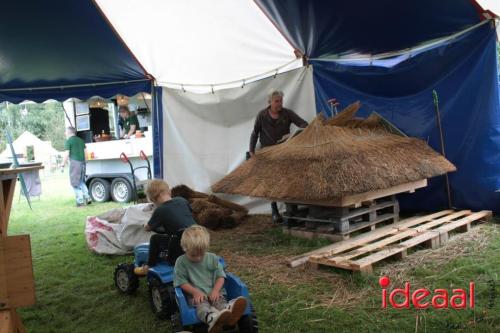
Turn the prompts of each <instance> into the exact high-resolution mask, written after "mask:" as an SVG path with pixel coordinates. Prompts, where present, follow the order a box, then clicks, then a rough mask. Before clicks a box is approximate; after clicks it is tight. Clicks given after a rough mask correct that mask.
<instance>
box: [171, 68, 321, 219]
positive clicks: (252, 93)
mask: <svg viewBox="0 0 500 333" xmlns="http://www.w3.org/2000/svg"><path fill="white" fill-rule="evenodd" d="M312 73H313V70H312V67H304V68H300V69H296V70H293V71H290V72H287V73H283V74H279V75H277V76H276V77H270V78H267V79H263V80H260V81H257V82H253V83H250V84H248V85H245V86H244V87H243V88H241V87H238V88H232V89H224V90H219V91H216V92H214V93H213V94H211V93H210V94H196V93H190V92H183V91H182V90H176V89H169V88H164V89H163V98H162V100H163V113H164V116H163V133H164V135H163V138H164V147H165V149H164V157H163V159H164V170H163V174H164V176H165V178H166V180H167V182H168V183H169V184H170V185H171V186H175V185H179V184H185V185H188V186H190V187H191V188H194V189H196V190H198V191H203V192H209V191H210V186H211V185H212V184H214V183H215V182H217V181H218V180H220V179H221V178H222V177H224V176H225V175H226V174H228V173H229V172H230V171H232V170H234V169H235V168H236V167H237V166H238V165H239V164H240V163H241V162H243V161H244V159H245V152H247V151H248V147H249V142H250V134H251V133H252V130H253V125H254V121H255V117H256V116H257V113H258V112H259V111H260V110H262V109H264V108H266V107H267V106H268V102H267V100H268V94H269V93H270V92H271V91H272V90H273V89H279V90H283V92H284V94H285V97H284V107H286V108H289V109H292V110H294V111H295V112H296V113H297V114H299V115H300V116H301V117H302V118H304V119H305V120H307V121H310V120H311V119H312V118H313V117H314V115H315V110H316V106H315V101H314V89H313V79H312ZM292 130H293V127H292ZM232 200H233V201H235V199H234V198H232ZM246 200H248V199H246ZM236 201H238V202H239V203H241V204H245V205H246V206H247V207H249V208H252V209H253V210H252V212H253V213H255V212H263V211H268V210H269V207H268V205H266V206H262V207H261V208H264V209H263V210H262V209H256V206H257V204H256V203H255V202H248V201H241V200H236Z"/></svg>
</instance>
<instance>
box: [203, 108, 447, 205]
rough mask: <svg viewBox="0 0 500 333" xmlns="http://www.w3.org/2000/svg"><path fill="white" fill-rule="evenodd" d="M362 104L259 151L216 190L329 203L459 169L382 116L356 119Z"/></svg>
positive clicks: (318, 121) (317, 122) (317, 121)
mask: <svg viewBox="0 0 500 333" xmlns="http://www.w3.org/2000/svg"><path fill="white" fill-rule="evenodd" d="M357 109H359V104H353V105H351V106H349V107H348V108H347V110H346V112H342V113H340V114H339V115H337V116H336V117H334V118H332V119H330V120H328V121H325V120H324V119H323V117H322V116H318V117H317V118H316V119H315V120H314V121H313V122H312V123H311V124H310V125H309V126H308V127H307V128H306V129H305V130H304V131H303V132H301V133H300V134H298V135H297V136H295V137H294V138H292V139H290V140H288V141H286V142H285V143H282V144H279V145H275V146H272V147H267V148H264V149H261V150H260V151H258V152H257V153H256V154H255V156H254V157H252V158H250V159H249V160H248V161H246V162H244V163H243V164H242V165H240V166H239V167H238V168H237V169H235V170H234V171H233V172H231V173H230V174H228V175H227V176H226V177H224V178H223V179H221V180H220V181H219V182H217V183H216V184H215V185H213V186H212V190H213V191H214V192H221V193H229V194H242V195H247V196H252V197H263V198H269V199H281V200H283V201H287V200H290V201H293V202H308V201H322V202H324V201H328V200H337V199H339V198H341V197H344V196H348V195H353V194H359V193H365V192H369V191H374V190H381V189H387V188H390V187H393V186H396V185H401V184H406V183H410V182H415V181H419V180H423V179H427V178H430V177H434V176H438V175H442V174H444V173H446V172H450V171H455V170H456V168H455V166H454V165H453V164H451V163H450V162H449V161H448V160H446V159H445V158H444V157H442V156H441V155H439V154H438V153H436V152H435V151H434V150H432V148H430V147H429V146H428V145H427V144H426V143H425V142H424V141H422V140H420V139H416V138H409V137H405V136H400V135H395V134H393V133H391V132H390V131H389V130H387V128H386V127H385V126H384V124H383V121H382V120H381V119H380V118H377V117H376V116H373V117H369V118H367V119H365V120H359V119H355V118H354V115H355V113H356V111H357ZM339 125H340V126H339Z"/></svg>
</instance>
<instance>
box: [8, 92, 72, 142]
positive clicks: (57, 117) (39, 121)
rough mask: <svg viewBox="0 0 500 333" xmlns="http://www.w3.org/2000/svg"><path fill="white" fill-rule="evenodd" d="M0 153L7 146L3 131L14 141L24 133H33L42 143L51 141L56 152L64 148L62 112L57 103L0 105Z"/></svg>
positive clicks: (60, 105)
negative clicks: (7, 131)
mask: <svg viewBox="0 0 500 333" xmlns="http://www.w3.org/2000/svg"><path fill="white" fill-rule="evenodd" d="M0 129H1V133H0V151H1V150H4V149H5V147H6V144H7V138H6V136H5V129H8V130H9V131H10V132H11V134H12V139H13V140H15V139H16V138H17V137H19V135H21V134H22V133H23V132H24V131H29V132H31V133H33V135H35V136H36V137H38V138H39V139H41V140H44V141H51V143H52V146H53V147H54V148H55V149H57V150H63V148H64V140H65V137H64V110H63V107H62V104H61V103H59V102H47V103H43V104H34V103H33V104H24V105H15V104H12V103H7V102H4V103H1V104H0Z"/></svg>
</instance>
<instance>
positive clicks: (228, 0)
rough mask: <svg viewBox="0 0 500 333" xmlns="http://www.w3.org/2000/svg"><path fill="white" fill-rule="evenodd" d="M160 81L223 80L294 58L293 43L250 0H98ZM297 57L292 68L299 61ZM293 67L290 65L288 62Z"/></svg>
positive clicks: (266, 69) (257, 72)
mask: <svg viewBox="0 0 500 333" xmlns="http://www.w3.org/2000/svg"><path fill="white" fill-rule="evenodd" d="M97 4H98V5H99V7H100V8H101V10H102V11H103V12H104V13H105V14H106V16H107V17H108V19H109V20H110V22H111V24H112V25H113V27H114V28H115V29H116V31H117V32H118V33H119V35H120V36H121V37H122V38H123V39H124V40H125V41H126V42H127V45H128V46H129V47H130V49H131V50H132V52H133V53H134V55H135V56H136V57H137V58H138V59H139V61H140V62H141V64H142V65H143V66H144V67H145V68H146V69H147V71H148V72H149V73H151V74H152V75H153V76H154V77H155V78H156V80H157V81H158V82H159V83H160V84H162V85H167V83H180V84H184V85H188V84H204V85H210V84H223V83H227V82H231V81H238V80H239V82H238V84H239V85H241V80H242V79H244V78H250V77H252V76H256V75H260V74H263V73H265V72H271V73H272V72H273V71H275V70H276V69H277V68H279V67H281V66H283V65H285V64H288V63H290V62H293V61H294V60H295V59H296V58H295V56H294V53H293V48H292V46H291V45H290V44H289V43H288V42H287V41H286V39H285V38H284V37H283V36H282V35H281V34H280V32H279V31H278V30H277V29H276V28H275V27H274V26H273V24H272V23H271V22H270V21H269V19H268V18H267V17H266V16H265V15H264V13H263V12H262V11H261V10H260V9H259V8H258V6H257V5H256V4H255V3H254V2H253V1H251V0H239V1H235V0H217V1H196V0H186V1H163V0H149V1H141V0H126V1H125V0H97ZM301 65H302V63H301V61H296V62H295V63H294V65H292V67H291V68H295V67H298V66H301ZM289 68H290V67H289Z"/></svg>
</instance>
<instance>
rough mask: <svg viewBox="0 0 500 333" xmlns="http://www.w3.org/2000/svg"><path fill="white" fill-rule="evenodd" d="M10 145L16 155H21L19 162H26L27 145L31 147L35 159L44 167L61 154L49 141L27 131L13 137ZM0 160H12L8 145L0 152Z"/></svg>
mask: <svg viewBox="0 0 500 333" xmlns="http://www.w3.org/2000/svg"><path fill="white" fill-rule="evenodd" d="M12 145H13V146H14V150H15V152H16V155H22V157H21V158H20V162H27V160H26V158H27V154H28V153H27V150H28V147H30V146H31V147H33V153H34V157H35V161H37V162H42V163H43V164H44V165H45V167H46V168H47V167H49V166H51V165H52V164H53V163H54V159H55V157H56V156H57V155H61V156H62V153H61V152H59V151H57V150H56V149H55V148H54V147H52V144H51V142H50V141H42V140H40V139H39V138H37V137H36V136H35V135H33V134H32V133H30V132H28V131H25V132H24V133H23V134H21V135H20V136H19V137H18V138H17V139H15V140H14V141H13V142H12ZM0 160H5V161H12V153H11V151H10V147H9V146H7V148H6V149H5V150H4V151H3V152H1V153H0Z"/></svg>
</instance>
